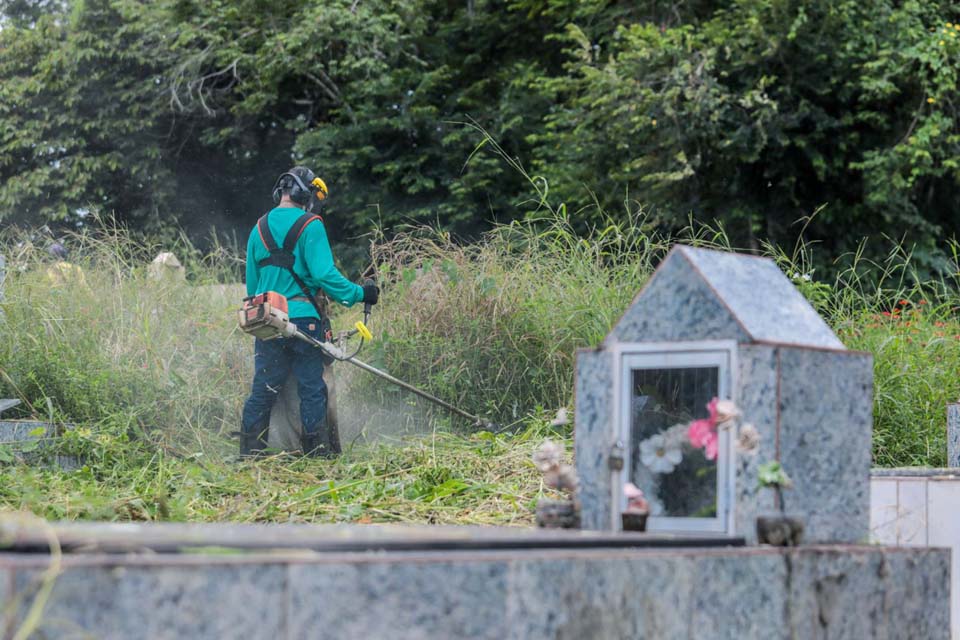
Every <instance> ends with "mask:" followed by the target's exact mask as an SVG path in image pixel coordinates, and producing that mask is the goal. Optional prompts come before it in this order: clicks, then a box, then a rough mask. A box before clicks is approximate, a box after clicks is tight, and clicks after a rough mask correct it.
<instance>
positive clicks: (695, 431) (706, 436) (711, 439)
mask: <svg viewBox="0 0 960 640" xmlns="http://www.w3.org/2000/svg"><path fill="white" fill-rule="evenodd" d="M717 403H718V400H717V398H714V399H713V400H711V401H710V402H708V403H707V411H709V412H710V417H709V418H701V419H700V420H694V421H693V422H691V423H690V427H689V428H688V429H687V437H688V438H689V439H690V444H691V445H693V446H694V447H696V448H697V449H701V448H702V449H703V450H704V455H706V457H707V460H716V459H717V449H718V446H719V440H720V439H719V437H718V436H717Z"/></svg>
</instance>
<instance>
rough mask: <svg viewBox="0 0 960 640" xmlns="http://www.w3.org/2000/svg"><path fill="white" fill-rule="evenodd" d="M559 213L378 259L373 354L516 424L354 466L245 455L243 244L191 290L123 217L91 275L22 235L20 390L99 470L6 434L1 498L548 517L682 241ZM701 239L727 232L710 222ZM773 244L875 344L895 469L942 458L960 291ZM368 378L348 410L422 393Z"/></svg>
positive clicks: (17, 259)
mask: <svg viewBox="0 0 960 640" xmlns="http://www.w3.org/2000/svg"><path fill="white" fill-rule="evenodd" d="M544 215H545V216H547V217H546V218H545V219H544V220H541V221H540V222H539V223H537V224H534V223H523V224H521V223H513V224H510V225H505V226H501V227H497V228H496V229H494V230H493V231H491V232H490V233H489V234H488V235H487V236H486V237H485V238H484V242H482V243H477V244H472V245H469V246H459V245H457V244H455V243H453V242H452V241H451V240H450V238H449V236H448V235H447V234H445V233H442V232H437V231H432V230H429V229H419V230H411V231H409V232H408V233H404V234H401V235H399V236H398V237H396V238H395V239H393V240H389V241H386V240H384V241H382V242H378V243H376V244H375V246H374V249H373V253H374V255H375V256H376V257H377V260H378V264H379V265H380V272H381V278H382V280H383V282H384V296H383V301H382V304H381V305H379V306H378V307H377V308H376V310H375V315H374V318H373V321H372V322H371V326H372V327H373V329H374V332H375V333H376V334H378V338H377V340H376V341H375V342H374V343H373V345H371V348H370V349H369V350H368V351H366V352H365V355H366V358H367V359H368V360H370V361H372V362H374V363H376V364H380V365H383V366H385V367H387V369H388V370H390V371H391V372H392V373H394V374H396V375H398V376H400V377H402V378H405V379H409V380H410V381H412V382H414V383H416V384H419V385H422V386H424V387H426V388H428V389H429V390H430V391H432V392H433V393H436V394H438V395H440V396H441V397H444V398H446V399H450V400H453V401H455V402H457V403H458V404H461V405H463V406H464V407H465V408H466V409H468V410H471V411H475V412H480V413H483V414H485V415H490V416H491V417H494V418H496V419H498V420H500V421H501V422H502V423H503V424H505V425H506V426H507V427H508V428H509V430H508V431H507V432H504V433H501V434H491V433H487V432H479V433H469V432H466V431H465V430H464V428H463V425H461V424H460V423H458V422H455V421H454V422H453V423H451V422H450V421H449V418H448V417H446V416H443V415H436V414H434V415H433V416H432V418H431V421H430V424H429V426H428V427H427V429H426V431H424V429H423V428H421V430H420V431H419V433H415V434H410V435H406V436H403V435H399V436H398V435H396V434H394V433H391V436H390V438H381V439H376V440H374V441H373V442H369V443H366V442H363V441H361V440H358V441H356V442H354V441H352V440H347V441H346V443H345V444H346V445H347V446H346V448H347V451H346V454H345V455H344V456H343V457H342V458H340V459H339V460H336V461H332V462H331V461H323V460H301V459H290V458H286V457H282V456H281V457H276V458H273V459H270V460H266V461H262V462H257V463H249V462H244V463H237V462H235V461H233V460H232V457H233V454H234V452H235V451H236V446H237V445H236V441H235V440H233V439H232V438H231V434H232V432H234V431H236V430H237V428H238V427H237V425H238V424H239V410H240V405H241V402H242V400H243V397H244V394H245V392H246V389H247V386H248V384H249V377H250V366H251V364H252V363H251V360H252V358H251V357H250V341H249V338H247V337H246V336H243V335H242V334H240V333H238V332H237V330H236V328H235V315H234V313H235V312H234V309H235V308H236V306H237V304H238V298H239V293H238V292H237V291H236V288H234V287H229V286H223V285H219V284H216V283H217V282H218V281H221V280H229V279H230V278H231V277H233V274H235V273H236V271H237V260H236V258H235V257H232V256H231V255H230V253H229V252H228V251H226V250H220V251H218V252H216V253H215V254H213V255H208V256H202V255H200V254H199V253H197V252H196V251H195V250H193V249H192V248H191V247H190V245H189V244H188V243H186V241H181V243H180V244H179V245H178V247H177V250H178V251H179V252H180V254H181V256H184V257H185V261H186V264H187V266H188V280H187V282H162V281H155V280H151V279H150V278H148V276H147V269H146V264H147V261H148V258H149V257H150V256H151V255H153V251H154V249H155V247H145V246H143V245H141V244H139V243H137V242H135V241H134V240H133V239H132V237H131V236H130V235H129V234H128V233H127V232H125V231H122V230H117V229H114V228H112V227H110V226H107V227H105V228H100V229H99V230H97V231H90V230H88V231H86V232H84V233H83V234H79V235H77V236H75V237H72V238H71V244H72V245H73V246H74V247H76V250H75V254H76V256H77V258H76V264H77V265H78V266H80V267H81V268H82V270H83V275H82V277H81V276H79V275H77V274H76V273H75V272H72V271H69V270H68V271H67V272H62V271H56V272H53V273H51V272H50V269H49V267H50V263H49V262H48V261H47V258H46V256H45V254H44V253H43V252H42V251H39V250H37V249H34V248H32V247H31V246H30V244H29V243H24V244H21V243H20V242H19V238H18V237H15V235H14V233H13V232H8V233H7V235H6V237H5V238H4V239H3V240H0V244H2V247H3V248H2V251H3V253H5V254H6V255H7V256H8V260H9V267H10V271H9V273H8V278H7V283H6V293H7V297H6V300H5V302H4V303H3V304H2V305H0V308H2V310H3V315H4V319H3V320H2V321H0V396H2V397H18V398H21V399H22V400H23V401H24V404H23V405H22V407H21V408H20V411H21V413H20V416H21V417H28V416H34V417H39V418H47V417H52V418H53V419H54V420H55V421H56V422H58V423H71V424H76V425H77V428H75V429H72V430H67V431H65V432H64V434H63V435H62V437H61V438H60V440H59V443H58V445H57V448H56V451H58V452H59V453H63V454H69V455H80V456H82V458H83V461H84V466H83V468H82V469H80V470H77V471H69V472H63V471H59V470H57V469H54V468H42V467H39V466H28V465H23V464H17V463H16V462H12V461H11V460H12V459H13V458H14V454H15V453H16V452H15V451H14V450H13V449H12V448H11V447H9V446H0V506H3V507H6V508H14V509H28V510H32V511H35V512H36V513H38V514H41V515H44V516H46V517H50V518H96V519H107V520H112V519H175V520H211V521H212V520H236V521H254V520H259V521H287V520H297V521H300V520H317V521H354V520H357V521H418V522H472V523H501V524H520V523H524V524H527V523H529V522H531V518H532V512H531V506H532V504H533V503H534V502H535V500H536V498H537V497H538V496H540V495H542V493H543V491H544V490H543V487H542V485H541V482H540V478H539V477H538V474H537V473H536V471H535V469H534V468H533V465H532V463H531V461H530V456H531V454H532V452H533V449H534V448H535V447H536V446H537V445H538V444H539V443H540V442H541V441H542V439H543V438H545V437H547V436H548V435H549V436H550V437H552V438H555V439H559V440H561V441H565V442H566V443H567V446H568V449H569V448H570V447H571V443H572V432H571V430H570V429H569V427H568V428H563V429H561V430H560V431H559V432H556V431H552V430H551V429H549V428H548V427H547V419H548V418H549V417H550V416H552V413H553V411H555V410H556V408H558V407H560V406H569V405H570V404H571V402H572V398H571V388H572V357H573V351H574V349H576V348H578V347H582V346H587V345H591V344H596V343H597V342H598V341H599V340H600V338H601V337H602V336H603V335H604V334H605V333H606V331H607V330H608V328H609V327H610V326H611V325H612V324H613V323H614V322H615V321H616V319H617V318H618V317H619V314H620V313H621V312H622V310H623V309H624V308H625V307H626V306H627V304H628V303H629V301H630V299H631V297H632V296H633V295H634V293H635V292H636V290H637V289H638V288H639V287H640V286H641V285H642V284H643V282H644V281H645V280H646V278H647V277H648V276H649V274H650V273H651V270H652V267H653V265H654V264H655V263H656V262H657V261H658V260H659V259H660V258H662V256H663V255H664V253H665V251H666V250H667V248H668V246H669V242H668V240H667V239H666V238H661V237H658V236H656V235H655V234H652V233H651V232H649V231H647V230H646V227H645V226H644V224H643V220H637V221H635V223H634V224H630V225H620V224H615V223H612V222H611V223H610V224H609V225H607V226H605V227H603V228H600V229H597V230H595V231H594V232H593V233H592V234H591V235H589V236H587V237H579V236H577V235H575V234H574V233H573V231H572V230H571V228H570V224H569V221H567V220H565V219H564V218H563V217H562V212H559V213H555V214H553V215H550V214H549V212H547V210H545V214H544ZM683 237H684V239H685V240H686V241H688V242H694V243H699V244H703V245H708V246H716V247H723V246H725V245H726V239H725V237H724V236H723V235H722V234H720V233H718V232H715V231H711V230H709V229H707V228H703V227H698V228H689V229H688V230H687V231H685V232H684V236H683ZM770 253H771V255H774V257H775V258H777V259H778V260H779V261H780V263H781V265H782V266H783V268H784V270H785V271H786V272H787V273H788V274H790V275H791V276H792V277H793V278H794V281H795V282H796V284H797V285H798V286H799V287H800V289H801V291H803V292H804V294H805V295H807V296H808V298H809V299H810V300H811V301H812V302H813V303H814V304H815V305H816V306H817V308H818V309H819V310H820V311H821V313H823V314H824V315H825V316H826V317H827V318H828V319H829V321H830V322H831V324H832V325H833V326H834V328H835V329H836V330H837V331H838V333H839V335H840V336H841V338H842V339H843V340H844V341H845V343H846V344H847V345H848V346H850V347H851V348H855V349H865V350H869V351H871V352H873V353H874V354H875V372H876V393H875V421H876V422H875V430H874V460H875V463H876V464H878V465H880V466H901V465H918V464H922V465H933V466H940V465H943V464H944V461H945V433H944V428H945V424H944V423H945V420H944V410H943V408H944V405H945V403H946V402H948V401H953V400H955V399H956V398H957V397H958V395H960V382H958V379H960V378H958V376H957V371H958V370H960V322H958V321H957V319H956V315H955V310H956V309H957V307H958V306H960V300H958V298H957V294H956V293H955V292H956V291H957V286H956V283H955V282H952V281H950V282H946V281H923V284H907V283H909V282H913V281H919V275H918V274H917V273H911V268H912V267H911V264H912V262H911V259H910V256H908V255H903V254H901V253H899V252H893V253H891V254H890V256H889V258H888V260H886V261H885V262H884V263H880V264H872V263H867V262H865V261H861V260H858V259H856V257H854V258H851V262H850V263H848V264H847V265H846V266H845V267H844V268H841V269H838V273H839V275H838V276H837V277H836V279H834V280H831V281H826V282H825V281H822V280H819V279H817V277H816V275H817V274H816V272H813V273H812V274H811V272H810V266H809V265H810V264H811V261H810V255H809V248H808V247H802V246H801V247H800V248H799V249H798V250H797V251H796V252H795V253H793V254H791V255H786V254H783V253H779V252H775V251H773V250H772V249H771V251H770ZM55 274H60V275H55ZM356 313H358V311H357V310H356V309H354V310H351V311H349V312H344V313H342V314H341V315H340V316H339V317H337V318H335V319H334V324H335V326H347V325H349V324H350V323H352V320H353V318H354V317H355V315H356ZM336 366H338V367H344V366H345V365H336ZM338 371H340V370H339V369H338ZM338 375H339V374H338ZM357 375H358V376H362V375H363V374H357ZM353 382H354V383H355V384H350V385H349V386H348V387H347V388H343V389H341V390H340V392H339V393H340V401H341V403H342V404H344V405H351V404H354V403H369V404H371V405H373V406H377V405H383V406H387V405H391V404H396V403H397V401H401V402H408V401H410V398H409V396H404V395H403V394H402V393H400V392H398V391H397V390H395V389H393V388H390V387H389V386H387V385H381V384H380V383H377V382H375V381H374V380H373V379H368V378H363V379H362V380H361V381H360V382H359V383H356V382H357V378H356V377H354V378H353ZM376 429H377V427H376V426H370V427H369V429H368V433H371V432H374V431H376Z"/></svg>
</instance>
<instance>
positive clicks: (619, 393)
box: [611, 340, 737, 535]
mask: <svg viewBox="0 0 960 640" xmlns="http://www.w3.org/2000/svg"><path fill="white" fill-rule="evenodd" d="M614 362H615V363H616V365H615V369H614V434H615V437H616V439H617V441H618V442H620V443H623V444H622V446H623V451H624V456H623V468H622V469H620V470H618V471H613V472H612V476H613V477H612V483H611V489H612V496H611V497H612V504H614V505H616V506H617V508H615V509H612V510H611V511H612V513H611V518H612V523H611V524H612V527H613V530H614V531H620V530H622V522H621V519H620V513H621V512H622V511H623V510H624V509H625V508H626V506H627V504H626V497H625V496H624V495H623V485H624V482H626V481H627V479H629V478H631V477H632V474H631V458H632V455H631V452H632V443H631V442H630V433H631V426H632V425H631V419H632V412H631V406H632V394H633V371H634V370H638V369H654V370H656V369H687V368H706V367H717V397H718V398H720V399H721V400H723V399H730V400H733V399H734V394H735V393H736V390H737V342H736V341H735V340H696V341H682V342H630V343H619V344H617V345H616V346H615V347H614ZM719 438H720V441H719V446H718V450H717V515H716V516H715V517H713V518H695V517H676V516H670V517H668V516H650V517H648V518H647V530H648V531H662V532H670V533H697V532H720V533H726V534H730V535H732V534H733V533H734V530H733V526H734V525H733V522H734V518H733V506H734V498H735V495H734V492H735V489H736V482H735V481H736V478H735V473H734V468H735V465H734V464H733V462H734V447H733V444H734V438H733V434H732V433H731V432H730V430H729V429H724V430H720V433H719Z"/></svg>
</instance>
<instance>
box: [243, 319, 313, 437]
mask: <svg viewBox="0 0 960 640" xmlns="http://www.w3.org/2000/svg"><path fill="white" fill-rule="evenodd" d="M291 322H293V323H294V324H295V325H297V327H298V328H299V329H300V331H301V332H303V333H306V334H307V335H310V336H313V337H314V338H318V339H321V340H322V339H323V336H322V335H321V329H320V321H319V320H317V319H316V318H291ZM322 353H323V352H322V351H320V349H318V348H316V347H312V346H310V345H309V344H307V343H306V342H304V341H302V340H299V339H297V338H276V339H274V340H260V339H259V338H258V339H257V340H256V341H255V342H254V347H253V364H254V368H255V369H254V373H253V387H252V388H251V390H250V397H249V398H247V401H246V403H245V404H244V405H243V431H244V433H251V432H252V431H253V430H254V429H255V428H256V427H257V426H258V425H259V426H261V428H262V427H265V426H266V425H267V424H268V423H269V420H270V409H271V408H272V407H273V403H274V402H275V401H276V399H277V396H278V395H279V394H280V390H281V388H282V387H283V383H284V382H286V381H287V378H288V377H289V375H290V372H293V375H294V376H295V377H296V378H297V392H298V393H299V395H300V421H301V422H302V423H303V430H304V432H305V433H319V432H320V431H321V429H322V428H323V426H324V422H325V420H326V416H327V385H326V383H325V382H324V381H323V356H322Z"/></svg>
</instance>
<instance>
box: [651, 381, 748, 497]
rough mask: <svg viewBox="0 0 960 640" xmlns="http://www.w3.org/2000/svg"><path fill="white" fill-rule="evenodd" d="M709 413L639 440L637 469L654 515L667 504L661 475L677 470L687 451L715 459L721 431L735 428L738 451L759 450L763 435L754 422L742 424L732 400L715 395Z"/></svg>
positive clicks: (710, 403)
mask: <svg viewBox="0 0 960 640" xmlns="http://www.w3.org/2000/svg"><path fill="white" fill-rule="evenodd" d="M706 409H707V414H708V415H707V417H706V418H700V419H697V420H692V421H690V422H681V423H677V424H675V425H673V426H671V427H668V428H667V429H664V430H663V431H660V432H659V433H656V434H654V435H652V436H650V437H648V438H646V439H645V440H642V441H641V442H640V443H639V462H640V463H641V465H642V467H643V468H642V469H638V470H635V471H636V472H639V473H636V475H637V477H638V478H640V479H641V481H642V483H643V485H644V486H645V487H646V488H647V493H648V496H647V497H646V498H645V499H646V500H647V502H648V504H649V509H650V512H651V513H652V514H653V515H660V514H661V513H663V512H664V509H665V508H664V505H663V503H662V502H661V501H660V499H658V497H657V495H656V494H657V493H658V488H659V485H660V481H661V478H662V477H663V476H666V475H667V474H670V473H673V472H674V470H676V468H677V467H678V466H679V465H680V463H681V462H682V461H683V460H684V457H685V455H689V453H692V452H694V451H701V452H702V453H703V457H704V458H705V459H706V460H707V461H710V462H712V461H714V460H716V459H717V455H718V454H719V446H720V432H721V431H722V430H726V429H730V430H732V431H733V432H734V434H735V437H736V442H737V451H738V453H745V454H748V455H750V454H753V453H755V452H756V450H757V448H758V446H759V442H760V437H759V433H758V432H757V429H756V428H755V427H754V426H753V425H752V424H742V425H741V424H739V418H740V417H741V413H740V410H739V409H738V408H737V406H736V404H734V403H733V402H732V401H730V400H720V399H718V398H713V399H712V400H710V402H709V403H707V405H706Z"/></svg>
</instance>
